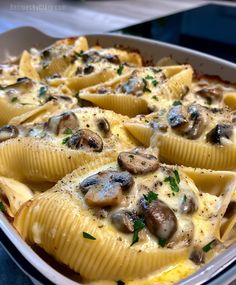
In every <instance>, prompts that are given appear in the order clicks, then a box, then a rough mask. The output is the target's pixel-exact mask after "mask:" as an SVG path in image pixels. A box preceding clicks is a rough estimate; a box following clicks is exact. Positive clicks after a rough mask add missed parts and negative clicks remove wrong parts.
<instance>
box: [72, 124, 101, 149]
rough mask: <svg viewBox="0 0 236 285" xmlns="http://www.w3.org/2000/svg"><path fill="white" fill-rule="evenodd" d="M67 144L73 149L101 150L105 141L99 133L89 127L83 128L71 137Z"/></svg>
mask: <svg viewBox="0 0 236 285" xmlns="http://www.w3.org/2000/svg"><path fill="white" fill-rule="evenodd" d="M67 146H68V147H69V148H72V149H82V150H89V151H94V152H101V151H102V150H103V141H102V139H101V137H100V136H99V135H98V134H97V133H95V132H93V131H91V130H88V129H81V130H79V131H77V132H76V133H75V134H73V135H72V136H71V137H70V138H69V140H68V141H67Z"/></svg>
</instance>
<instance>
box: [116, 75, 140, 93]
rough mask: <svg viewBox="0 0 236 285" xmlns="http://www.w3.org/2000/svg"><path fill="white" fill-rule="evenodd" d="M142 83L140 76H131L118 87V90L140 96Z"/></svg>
mask: <svg viewBox="0 0 236 285" xmlns="http://www.w3.org/2000/svg"><path fill="white" fill-rule="evenodd" d="M143 89H144V83H143V80H142V78H139V77H131V78H130V79H129V80H128V81H127V82H126V83H125V84H123V85H121V86H119V87H118V91H119V92H123V93H127V94H133V95H136V96H140V95H142V94H143Z"/></svg>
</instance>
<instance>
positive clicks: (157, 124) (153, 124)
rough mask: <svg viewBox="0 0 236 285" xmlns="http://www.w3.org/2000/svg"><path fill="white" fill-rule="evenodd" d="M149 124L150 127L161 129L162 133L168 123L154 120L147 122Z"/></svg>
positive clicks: (164, 131) (166, 128)
mask: <svg viewBox="0 0 236 285" xmlns="http://www.w3.org/2000/svg"><path fill="white" fill-rule="evenodd" d="M149 125H150V127H151V128H152V129H154V130H158V131H161V132H163V133H166V132H167V130H168V125H167V124H165V123H161V122H157V121H155V120H153V121H151V122H149Z"/></svg>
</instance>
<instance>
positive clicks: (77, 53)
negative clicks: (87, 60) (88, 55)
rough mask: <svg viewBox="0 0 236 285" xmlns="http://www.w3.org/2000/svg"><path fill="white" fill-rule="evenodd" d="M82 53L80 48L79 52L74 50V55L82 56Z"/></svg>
mask: <svg viewBox="0 0 236 285" xmlns="http://www.w3.org/2000/svg"><path fill="white" fill-rule="evenodd" d="M83 54H84V52H83V51H82V50H81V51H80V52H76V51H75V55H76V56H77V57H82V56H83Z"/></svg>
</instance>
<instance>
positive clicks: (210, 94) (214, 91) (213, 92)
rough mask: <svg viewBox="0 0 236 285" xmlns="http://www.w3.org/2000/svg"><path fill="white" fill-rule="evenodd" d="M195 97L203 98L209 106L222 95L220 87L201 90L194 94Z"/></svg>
mask: <svg viewBox="0 0 236 285" xmlns="http://www.w3.org/2000/svg"><path fill="white" fill-rule="evenodd" d="M196 94H197V95H199V96H201V97H202V98H205V99H206V100H207V101H208V102H209V103H210V104H211V103H212V101H214V100H220V99H221V97H222V94H223V90H222V88H221V87H215V88H202V89H200V90H198V91H197V92H196Z"/></svg>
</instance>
